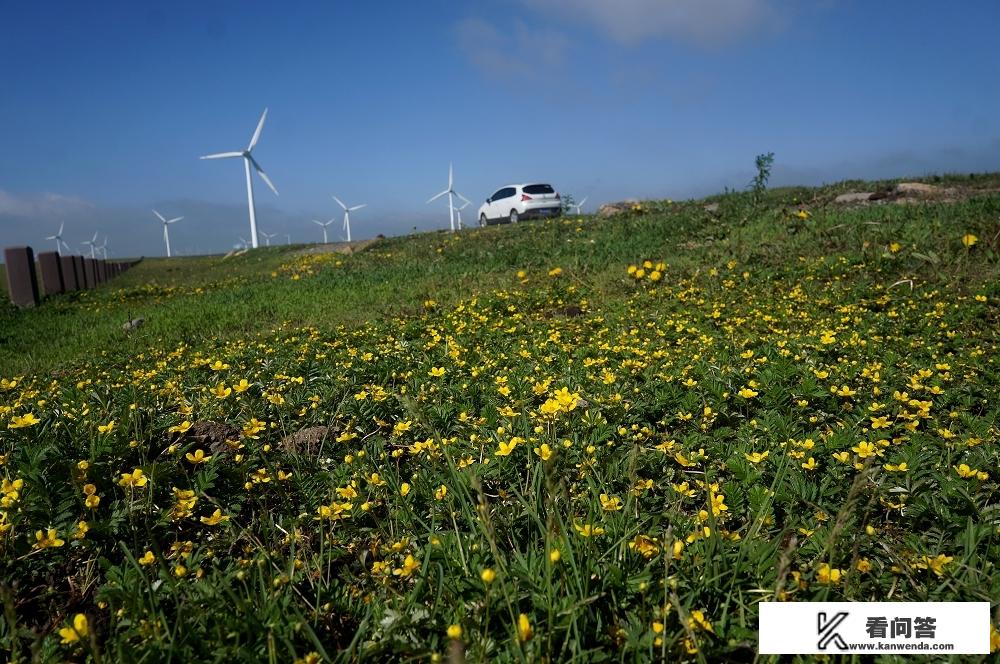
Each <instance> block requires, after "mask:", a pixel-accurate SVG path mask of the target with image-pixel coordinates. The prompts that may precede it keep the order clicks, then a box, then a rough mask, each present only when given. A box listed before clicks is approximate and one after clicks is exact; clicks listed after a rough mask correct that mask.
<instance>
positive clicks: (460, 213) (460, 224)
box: [455, 201, 472, 230]
mask: <svg viewBox="0 0 1000 664" xmlns="http://www.w3.org/2000/svg"><path fill="white" fill-rule="evenodd" d="M471 204H472V202H471V201H465V203H463V204H462V206H461V207H457V208H455V216H456V217H458V230H462V210H464V209H465V208H467V207H469V205H471Z"/></svg>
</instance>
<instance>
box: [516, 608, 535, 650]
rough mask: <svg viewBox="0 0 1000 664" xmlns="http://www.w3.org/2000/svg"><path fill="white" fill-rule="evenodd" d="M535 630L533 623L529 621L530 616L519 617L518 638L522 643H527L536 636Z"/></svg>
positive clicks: (522, 615)
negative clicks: (532, 626)
mask: <svg viewBox="0 0 1000 664" xmlns="http://www.w3.org/2000/svg"><path fill="white" fill-rule="evenodd" d="M534 633H535V630H533V629H532V628H531V621H530V620H528V616H527V615H526V614H524V613H522V614H521V615H519V616H518V617H517V638H518V640H520V641H521V642H522V643H523V642H525V641H527V640H528V639H530V638H531V637H532V635H534Z"/></svg>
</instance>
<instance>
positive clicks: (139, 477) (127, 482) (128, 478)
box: [118, 468, 149, 487]
mask: <svg viewBox="0 0 1000 664" xmlns="http://www.w3.org/2000/svg"><path fill="white" fill-rule="evenodd" d="M148 481H149V478H147V477H146V476H145V475H144V474H143V472H142V468H136V469H135V470H133V471H132V472H131V473H122V478H121V479H120V480H118V485H119V486H134V487H144V486H146V483H147V482H148Z"/></svg>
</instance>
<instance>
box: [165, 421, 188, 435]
mask: <svg viewBox="0 0 1000 664" xmlns="http://www.w3.org/2000/svg"><path fill="white" fill-rule="evenodd" d="M190 428H191V422H190V421H188V420H184V421H183V422H181V423H180V424H175V425H174V426H172V427H170V428H169V429H167V433H184V432H186V431H187V430H188V429H190Z"/></svg>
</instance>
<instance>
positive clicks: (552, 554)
mask: <svg viewBox="0 0 1000 664" xmlns="http://www.w3.org/2000/svg"><path fill="white" fill-rule="evenodd" d="M560 558H562V553H560V552H559V549H552V550H551V551H549V562H550V563H557V562H559V559H560Z"/></svg>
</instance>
